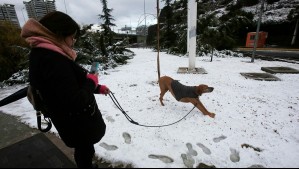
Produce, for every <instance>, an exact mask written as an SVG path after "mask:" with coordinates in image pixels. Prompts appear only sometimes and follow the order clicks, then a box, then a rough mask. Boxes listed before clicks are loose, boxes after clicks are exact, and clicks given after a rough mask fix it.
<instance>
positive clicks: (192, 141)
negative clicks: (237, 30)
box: [0, 49, 299, 168]
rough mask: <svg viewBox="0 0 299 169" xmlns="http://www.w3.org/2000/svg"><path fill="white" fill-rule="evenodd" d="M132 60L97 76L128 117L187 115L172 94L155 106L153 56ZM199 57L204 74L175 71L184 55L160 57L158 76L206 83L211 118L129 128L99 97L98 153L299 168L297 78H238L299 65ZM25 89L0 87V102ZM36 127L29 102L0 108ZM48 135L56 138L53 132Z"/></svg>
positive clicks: (147, 160) (148, 119)
mask: <svg viewBox="0 0 299 169" xmlns="http://www.w3.org/2000/svg"><path fill="white" fill-rule="evenodd" d="M132 50H133V51H134V52H135V53H136V56H135V57H134V58H133V59H131V60H129V63H128V64H127V65H123V66H120V67H117V68H115V69H111V70H107V71H105V72H101V75H100V83H101V84H106V85H107V86H108V87H109V88H110V89H111V91H112V92H113V93H114V95H115V97H116V98H117V100H118V101H119V103H120V105H121V106H122V108H123V109H124V110H125V111H126V112H127V114H128V115H129V116H130V117H131V118H132V119H134V120H135V121H137V122H138V123H140V124H144V125H164V124H169V123H172V122H175V121H177V120H179V119H181V118H182V117H183V116H185V115H186V114H187V113H188V112H189V111H190V110H191V109H192V108H193V105H191V104H190V103H181V102H178V101H176V100H175V98H173V97H172V95H171V94H170V93H166V95H165V96H164V104H165V106H161V105H160V102H159V94H160V89H159V86H158V84H157V78H158V75H157V65H156V64H157V60H156V58H157V53H156V52H153V51H151V50H149V49H132ZM209 60H210V58H209V57H206V56H204V57H197V58H196V67H200V68H204V69H205V70H206V71H207V73H208V74H178V73H177V70H178V68H179V67H188V58H187V57H185V56H183V57H179V56H175V55H169V54H165V53H160V62H161V76H163V75H167V76H171V77H172V78H174V79H177V80H180V82H181V83H183V84H185V85H189V86H194V85H198V84H207V85H209V86H212V87H214V91H213V92H212V93H209V94H203V95H202V96H201V97H200V100H201V101H202V103H203V104H204V105H205V106H206V108H207V109H208V110H209V111H211V112H214V113H215V114H216V117H215V118H214V119H212V118H210V117H208V116H204V115H203V114H202V113H201V112H200V111H199V110H198V109H194V110H193V111H192V112H191V114H189V115H188V116H187V117H186V118H185V119H184V120H182V121H181V122H179V123H177V124H175V125H172V126H168V127H161V128H148V127H140V126H136V125H134V124H131V123H129V121H128V120H127V119H126V118H125V116H124V115H123V114H122V113H121V112H120V111H119V110H118V109H117V107H116V106H115V105H114V104H113V102H112V100H111V99H110V97H109V96H104V95H97V96H96V99H97V103H98V105H99V108H100V110H101V111H102V114H103V117H104V120H105V122H106V124H107V131H106V135H105V136H104V138H103V139H102V140H101V141H100V142H99V143H98V144H96V145H95V148H96V154H97V156H99V157H101V158H103V159H105V160H106V161H109V162H112V163H117V162H121V163H125V164H131V165H132V166H133V167H138V168H142V167H144V168H145V167H147V168H148V167H153V168H184V167H197V166H198V165H199V164H200V163H204V164H207V165H214V166H215V167H219V168H224V167H225V168H232V167H238V168H241V167H242V168H243V167H250V166H254V167H261V166H263V167H269V168H272V167H275V168H277V167H281V168H286V167H294V168H297V167H299V161H298V159H299V105H298V104H299V85H298V84H299V74H275V76H277V77H278V78H280V79H281V81H257V80H251V79H246V78H244V77H243V76H241V74H240V73H243V72H244V73H247V72H253V73H265V72H263V71H262V70H261V67H275V66H286V67H291V68H295V69H299V64H292V63H286V62H270V61H263V60H259V59H256V60H255V62H254V63H248V61H250V58H243V57H229V56H226V57H215V58H214V60H213V62H209ZM22 87H23V86H13V87H6V88H2V89H0V99H2V98H4V97H6V96H8V95H10V94H12V93H13V92H15V91H17V90H18V89H19V88H22ZM0 111H3V112H5V113H7V114H11V115H14V116H18V117H20V119H21V121H23V122H24V123H27V124H29V125H30V126H31V127H34V128H36V117H35V113H34V110H33V108H32V106H31V105H30V103H29V102H28V101H27V99H21V100H19V101H16V102H14V103H11V104H9V105H6V106H4V107H1V108H0ZM52 132H55V133H56V130H55V128H52Z"/></svg>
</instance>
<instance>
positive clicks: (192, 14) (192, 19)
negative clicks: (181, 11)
mask: <svg viewBox="0 0 299 169" xmlns="http://www.w3.org/2000/svg"><path fill="white" fill-rule="evenodd" d="M196 23H197V2H196V1H195V0H188V37H187V38H188V42H187V43H188V47H187V48H188V54H189V71H192V70H194V69H195V57H196Z"/></svg>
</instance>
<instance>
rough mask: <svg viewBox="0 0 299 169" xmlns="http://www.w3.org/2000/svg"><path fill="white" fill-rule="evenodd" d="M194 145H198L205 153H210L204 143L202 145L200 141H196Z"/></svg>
mask: <svg viewBox="0 0 299 169" xmlns="http://www.w3.org/2000/svg"><path fill="white" fill-rule="evenodd" d="M196 145H198V147H200V148H201V149H202V151H203V152H204V153H205V154H206V155H210V154H211V150H210V149H209V148H207V147H206V146H205V145H203V144H201V143H197V144H196Z"/></svg>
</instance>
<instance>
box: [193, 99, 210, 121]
mask: <svg viewBox="0 0 299 169" xmlns="http://www.w3.org/2000/svg"><path fill="white" fill-rule="evenodd" d="M191 102H192V104H193V105H194V106H195V107H197V108H198V109H199V110H200V111H201V112H202V113H203V114H204V115H208V116H210V117H212V118H214V117H215V113H210V112H209V111H208V110H207V109H206V108H205V106H204V105H203V104H202V103H201V101H200V100H199V99H195V100H192V101H191Z"/></svg>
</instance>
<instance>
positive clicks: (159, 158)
mask: <svg viewBox="0 0 299 169" xmlns="http://www.w3.org/2000/svg"><path fill="white" fill-rule="evenodd" d="M148 158H151V159H158V160H161V161H162V162H164V163H173V162H174V160H173V159H172V158H170V157H168V156H164V155H154V154H151V155H148Z"/></svg>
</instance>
